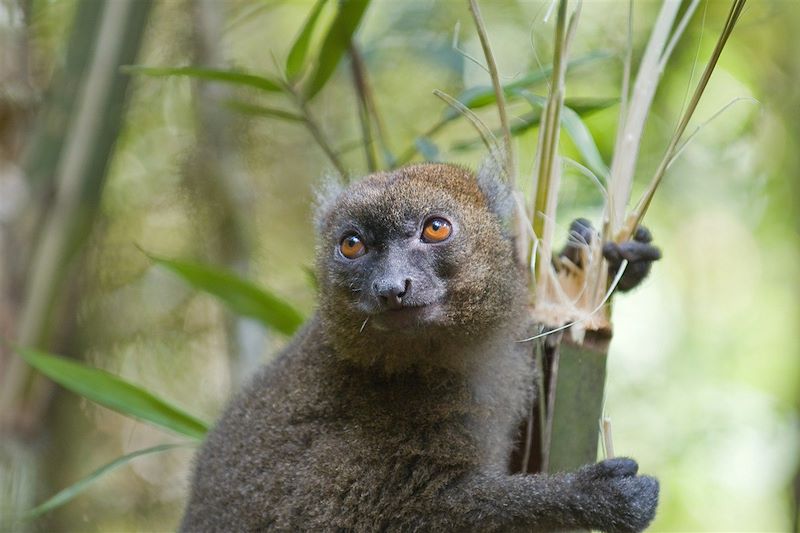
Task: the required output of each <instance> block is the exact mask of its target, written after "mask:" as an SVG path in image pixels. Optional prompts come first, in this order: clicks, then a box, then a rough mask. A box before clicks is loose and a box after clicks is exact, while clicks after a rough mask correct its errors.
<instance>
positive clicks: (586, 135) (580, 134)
mask: <svg viewBox="0 0 800 533" xmlns="http://www.w3.org/2000/svg"><path fill="white" fill-rule="evenodd" d="M518 92H519V94H520V96H522V97H523V98H525V99H526V100H527V101H528V102H529V103H530V104H531V105H532V106H533V107H534V109H543V108H544V105H545V103H546V102H547V99H546V98H545V97H543V96H539V95H536V94H533V93H531V92H530V91H526V90H524V89H521V90H519V91H518ZM614 101H615V100H601V101H599V104H598V105H600V106H606V107H608V106H609V105H612V103H613V102H614ZM582 105H583V109H584V112H585V113H588V112H590V111H593V110H595V109H600V108H602V107H597V108H594V109H592V107H591V106H588V105H587V103H586V100H583V101H582ZM561 125H562V126H564V129H565V130H567V133H568V134H569V136H570V138H571V139H572V142H573V143H575V147H576V148H577V149H578V151H579V152H580V154H581V156H582V157H583V159H584V161H585V162H586V166H588V167H589V168H590V169H591V170H592V172H594V173H595V174H596V175H597V176H600V177H603V178H608V173H609V170H608V166H607V165H606V163H605V161H603V157H602V156H601V155H600V150H598V148H597V143H595V142H594V138H593V137H592V134H591V132H590V131H589V128H587V127H586V124H584V123H583V120H581V117H580V115H579V114H578V113H577V112H576V111H575V110H574V109H572V108H570V107H569V106H567V105H566V104H565V105H564V107H563V108H562V110H561Z"/></svg>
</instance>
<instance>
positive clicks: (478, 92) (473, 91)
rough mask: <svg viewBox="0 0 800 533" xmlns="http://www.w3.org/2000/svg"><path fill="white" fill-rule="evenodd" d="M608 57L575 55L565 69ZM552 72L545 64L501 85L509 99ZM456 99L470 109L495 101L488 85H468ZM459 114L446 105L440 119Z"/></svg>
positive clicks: (550, 67) (517, 95)
mask: <svg viewBox="0 0 800 533" xmlns="http://www.w3.org/2000/svg"><path fill="white" fill-rule="evenodd" d="M609 57H612V54H609V53H608V52H592V53H589V54H586V55H583V56H580V57H577V58H575V59H573V60H572V61H570V62H569V63H568V64H567V71H569V70H571V69H574V68H576V67H580V66H582V65H586V64H590V63H593V62H596V61H601V60H603V59H608V58H609ZM552 73H553V66H552V65H547V66H545V67H542V68H541V69H539V70H536V71H533V72H529V73H527V74H525V75H524V76H522V77H521V78H519V79H516V80H514V81H512V82H509V83H506V84H505V85H503V93H504V94H505V96H506V98H508V99H509V100H513V99H515V98H518V97H519V96H520V95H519V90H520V89H525V88H528V87H530V86H531V85H534V84H536V83H539V82H542V81H544V80H546V79H549V78H550V76H551V75H552ZM456 100H458V101H459V102H461V103H462V104H464V105H465V106H466V107H468V108H470V109H479V108H481V107H486V106H488V105H493V104H494V103H495V101H496V99H495V93H494V88H493V87H492V86H490V85H487V86H480V87H470V88H469V89H467V90H465V91H463V92H462V93H460V94H459V95H458V96H457V97H456ZM459 116H461V115H460V113H459V112H458V111H456V110H455V109H453V108H452V107H448V108H447V109H445V110H444V115H443V117H442V119H443V120H446V121H450V120H454V119H456V118H458V117H459Z"/></svg>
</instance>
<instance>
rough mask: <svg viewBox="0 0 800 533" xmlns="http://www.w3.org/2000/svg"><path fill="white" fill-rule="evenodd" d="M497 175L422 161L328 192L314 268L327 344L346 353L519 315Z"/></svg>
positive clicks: (508, 203) (507, 212) (516, 275)
mask: <svg viewBox="0 0 800 533" xmlns="http://www.w3.org/2000/svg"><path fill="white" fill-rule="evenodd" d="M495 174H496V173H494V172H492V171H491V170H489V169H486V170H484V171H482V172H479V175H478V176H476V175H475V174H473V173H472V172H470V171H469V170H466V169H464V168H462V167H459V166H455V165H445V164H422V165H413V166H408V167H404V168H401V169H398V170H395V171H392V172H386V173H377V174H373V175H370V176H368V177H366V178H365V179H363V180H361V181H358V182H356V183H354V184H353V185H350V186H349V187H346V188H343V189H342V188H339V189H336V188H331V187H329V188H328V190H327V191H326V192H325V193H323V195H321V199H320V214H319V216H318V230H319V233H320V237H319V241H318V246H317V268H318V273H319V281H320V292H321V294H320V315H321V318H322V320H323V324H324V325H325V327H326V328H327V329H328V330H329V332H330V334H331V338H342V339H343V342H342V345H343V346H348V345H350V344H354V343H355V344H358V345H361V344H362V341H365V340H369V341H371V342H377V343H380V342H387V343H392V342H398V343H401V344H402V343H404V342H406V340H407V339H408V338H409V337H414V338H417V339H435V338H436V337H437V336H441V335H462V336H465V337H469V336H470V335H475V334H479V333H481V332H483V331H486V330H487V328H492V327H497V325H498V324H499V323H502V322H503V321H504V320H506V319H508V318H509V317H510V316H512V315H513V314H514V313H518V308H517V307H516V305H517V304H518V301H519V298H520V295H521V294H523V293H524V288H523V287H524V285H523V284H522V277H521V273H520V269H519V267H518V266H517V264H516V261H515V257H514V245H513V242H512V239H511V238H510V236H509V231H508V229H507V227H508V219H509V218H510V216H511V213H512V210H513V200H512V197H511V195H510V193H509V192H508V190H507V188H506V187H505V185H503V184H502V183H501V182H500V181H499V178H498V177H497V176H496V175H495ZM404 339H405V340H404ZM348 343H349V344H348Z"/></svg>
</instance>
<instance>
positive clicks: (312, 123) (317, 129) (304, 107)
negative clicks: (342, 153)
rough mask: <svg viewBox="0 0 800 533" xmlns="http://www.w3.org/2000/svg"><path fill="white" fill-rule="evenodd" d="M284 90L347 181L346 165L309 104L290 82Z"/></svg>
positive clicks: (284, 84)
mask: <svg viewBox="0 0 800 533" xmlns="http://www.w3.org/2000/svg"><path fill="white" fill-rule="evenodd" d="M283 90H284V92H285V93H286V94H288V95H290V96H292V97H293V99H294V102H295V105H296V106H297V108H298V109H299V110H300V114H301V115H302V116H303V123H304V124H305V125H306V128H308V131H309V133H311V135H312V136H313V137H314V140H316V141H317V144H318V145H319V147H320V148H322V151H323V152H325V155H327V156H328V159H329V160H330V162H331V163H333V166H334V167H335V168H336V171H337V172H338V173H339V175H340V176H341V177H342V178H343V179H347V172H346V171H345V167H344V164H342V160H341V159H339V155H338V154H337V153H336V151H335V150H334V149H333V148H332V147H331V145H330V143H329V142H328V139H327V138H326V137H325V134H324V133H323V131H322V127H321V126H320V125H319V123H318V122H317V120H316V118H315V117H314V115H313V114H312V113H311V110H310V109H309V108H308V102H306V100H305V99H304V98H303V97H302V96H301V95H300V93H298V92H297V91H296V90H295V89H294V87H292V86H291V85H290V84H289V83H288V82H285V81H284V83H283Z"/></svg>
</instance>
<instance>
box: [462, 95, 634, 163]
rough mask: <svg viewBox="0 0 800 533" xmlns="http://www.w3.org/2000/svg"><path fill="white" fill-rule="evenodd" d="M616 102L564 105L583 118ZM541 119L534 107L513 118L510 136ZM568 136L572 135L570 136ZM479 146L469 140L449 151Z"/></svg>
mask: <svg viewBox="0 0 800 533" xmlns="http://www.w3.org/2000/svg"><path fill="white" fill-rule="evenodd" d="M533 96H534V97H536V98H537V99H539V100H538V101H540V102H541V104H542V105H543V104H544V98H542V97H541V96H536V95H533ZM618 102H619V99H618V98H574V99H572V98H567V100H566V101H565V102H564V105H565V106H566V107H567V108H569V109H570V110H572V111H574V112H575V113H577V114H578V115H581V116H583V115H587V114H590V113H593V112H595V111H599V110H601V109H606V108H608V107H611V106H612V105H615V104H617V103H618ZM541 118H542V110H541V107H534V109H533V111H531V112H530V113H525V114H523V115H520V116H518V117H515V119H514V120H513V121H512V122H511V128H510V129H511V135H512V136H514V137H516V136H518V135H522V134H523V133H525V132H526V131H528V130H530V129H531V128H534V127H536V126H538V125H539V122H540V121H541ZM565 126H566V124H565ZM494 133H495V134H496V135H500V133H501V132H500V131H499V130H498V131H495V132H494ZM587 133H588V131H587ZM570 136H572V135H571V134H570ZM479 144H481V140H480V139H470V140H468V141H461V142H458V143H455V144H453V145H452V146H451V147H450V149H451V150H454V151H456V152H460V151H464V150H470V149H472V148H474V147H475V146H477V145H479ZM598 156H599V152H598ZM585 158H586V156H584V159H585ZM600 161H602V158H601V159H600Z"/></svg>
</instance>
